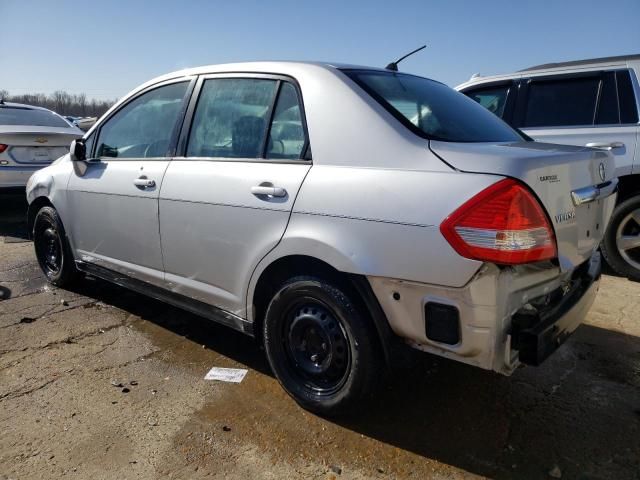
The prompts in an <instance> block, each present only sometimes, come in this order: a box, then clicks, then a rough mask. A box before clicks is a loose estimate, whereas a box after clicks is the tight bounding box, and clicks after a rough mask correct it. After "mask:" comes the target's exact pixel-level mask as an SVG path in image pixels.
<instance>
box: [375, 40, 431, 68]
mask: <svg viewBox="0 0 640 480" xmlns="http://www.w3.org/2000/svg"><path fill="white" fill-rule="evenodd" d="M425 48H427V46H426V45H422V46H421V47H420V48H416V49H415V50H414V51H413V52H409V53H407V54H406V55H405V56H404V57H400V58H399V59H398V60H396V61H395V62H391V63H390V64H389V65H387V66H386V67H384V68H386V69H387V70H391V71H392V72H397V71H398V64H399V63H400V62H401V61H402V60H404V59H405V58H407V57H409V56H411V55H413V54H414V53H417V52H419V51H420V50H424V49H425Z"/></svg>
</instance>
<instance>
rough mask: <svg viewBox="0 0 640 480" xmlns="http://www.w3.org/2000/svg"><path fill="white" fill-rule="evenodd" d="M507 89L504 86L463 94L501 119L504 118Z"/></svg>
mask: <svg viewBox="0 0 640 480" xmlns="http://www.w3.org/2000/svg"><path fill="white" fill-rule="evenodd" d="M508 93H509V88H508V87H507V86H506V85H505V86H502V87H493V88H483V89H480V90H473V91H471V92H465V95H467V96H468V97H469V98H471V99H473V100H475V101H476V102H478V103H479V104H480V105H482V106H483V107H484V108H486V109H487V110H489V111H490V112H491V113H493V114H495V115H497V116H499V117H500V118H502V117H503V116H504V107H505V105H506V104H507V94H508Z"/></svg>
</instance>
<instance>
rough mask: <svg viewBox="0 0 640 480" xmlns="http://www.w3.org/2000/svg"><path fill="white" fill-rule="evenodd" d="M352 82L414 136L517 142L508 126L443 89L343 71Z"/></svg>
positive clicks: (402, 77)
mask: <svg viewBox="0 0 640 480" xmlns="http://www.w3.org/2000/svg"><path fill="white" fill-rule="evenodd" d="M344 73H346V74H347V75H348V76H349V77H350V78H351V79H352V80H354V81H355V82H356V83H357V84H358V85H360V86H361V87H362V88H363V89H364V90H365V91H366V92H367V93H369V94H370V95H371V96H372V97H373V98H374V99H376V100H377V101H378V102H379V103H380V104H382V106H384V107H385V108H386V109H387V110H389V111H390V112H391V113H392V114H394V116H396V117H397V118H398V119H399V120H400V121H401V122H402V123H404V124H405V125H406V126H407V127H409V128H410V129H411V130H413V131H414V132H415V133H417V134H419V135H421V136H423V137H425V138H429V139H432V140H442V141H445V142H518V141H522V140H523V138H522V137H521V136H520V135H519V134H518V133H517V132H516V131H515V130H514V129H513V128H511V127H510V126H509V125H507V124H506V123H505V122H503V121H502V120H501V119H499V118H498V117H496V116H495V115H494V114H492V113H491V112H489V111H488V110H486V109H485V108H484V107H482V106H481V105H479V104H478V103H476V102H474V101H473V100H471V99H470V98H468V97H467V96H465V95H463V94H462V93H459V92H456V91H455V90H453V89H452V88H449V87H447V86H446V85H444V84H442V83H439V82H435V81H433V80H429V79H427V78H422V77H416V76H414V75H407V74H403V73H395V72H379V71H366V70H365V71H362V70H346V71H344Z"/></svg>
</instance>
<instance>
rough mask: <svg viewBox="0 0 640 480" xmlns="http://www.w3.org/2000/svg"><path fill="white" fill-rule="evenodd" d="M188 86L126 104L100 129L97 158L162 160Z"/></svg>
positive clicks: (155, 92)
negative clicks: (156, 158)
mask: <svg viewBox="0 0 640 480" xmlns="http://www.w3.org/2000/svg"><path fill="white" fill-rule="evenodd" d="M187 86H188V82H180V83H172V84H170V85H165V86H162V87H158V88H156V89H154V90H151V91H149V92H146V93H143V94H142V95H140V96H139V97H136V98H135V99H134V100H132V101H131V102H129V103H128V104H127V105H125V106H124V107H123V108H121V109H120V110H118V111H117V112H116V113H115V114H114V115H113V116H112V117H111V118H109V119H108V120H107V121H106V122H105V123H104V125H102V127H101V128H100V133H99V134H98V140H97V143H96V144H97V151H96V156H97V157H112V158H152V157H164V156H165V155H166V154H167V151H168V150H169V147H170V143H171V136H172V134H173V130H174V128H175V125H176V122H177V120H178V116H179V114H180V110H181V106H182V103H183V101H184V96H185V94H186V92H187Z"/></svg>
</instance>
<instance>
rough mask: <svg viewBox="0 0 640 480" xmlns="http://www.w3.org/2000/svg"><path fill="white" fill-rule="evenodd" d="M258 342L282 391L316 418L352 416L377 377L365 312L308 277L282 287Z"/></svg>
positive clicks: (341, 291)
mask: <svg viewBox="0 0 640 480" xmlns="http://www.w3.org/2000/svg"><path fill="white" fill-rule="evenodd" d="M263 341H264V347H265V351H266V354H267V358H268V360H269V363H270V365H271V369H272V370H273V372H274V373H275V375H276V377H277V379H278V381H279V382H280V384H281V385H282V386H283V388H284V389H285V390H286V391H287V393H288V394H289V395H291V396H292V397H293V398H294V400H295V401H296V402H298V404H300V405H301V406H302V407H303V408H305V409H307V410H310V411H312V412H315V413H318V414H320V415H329V416H331V415H338V414H342V413H346V412H348V411H350V410H352V409H353V408H354V407H355V406H356V404H357V403H358V401H359V400H360V399H362V398H363V397H365V396H368V395H369V394H370V393H371V392H372V391H373V386H374V383H375V379H376V378H378V379H379V378H380V375H381V374H382V370H383V363H382V354H381V351H380V348H379V342H378V337H377V334H376V331H375V329H374V328H373V325H372V322H371V320H370V319H369V318H368V315H367V312H366V309H364V308H362V307H361V306H360V305H359V302H358V301H357V297H356V296H355V294H353V293H352V292H351V291H350V290H349V289H348V288H346V287H344V286H341V285H339V282H329V281H326V280H324V279H322V278H319V277H309V276H299V277H294V278H291V279H289V280H288V281H286V282H285V283H284V284H283V285H282V286H281V287H280V288H279V289H278V291H277V292H276V294H275V295H274V296H273V298H272V300H271V302H270V303H269V306H268V308H267V312H266V315H265V321H264V324H263Z"/></svg>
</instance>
